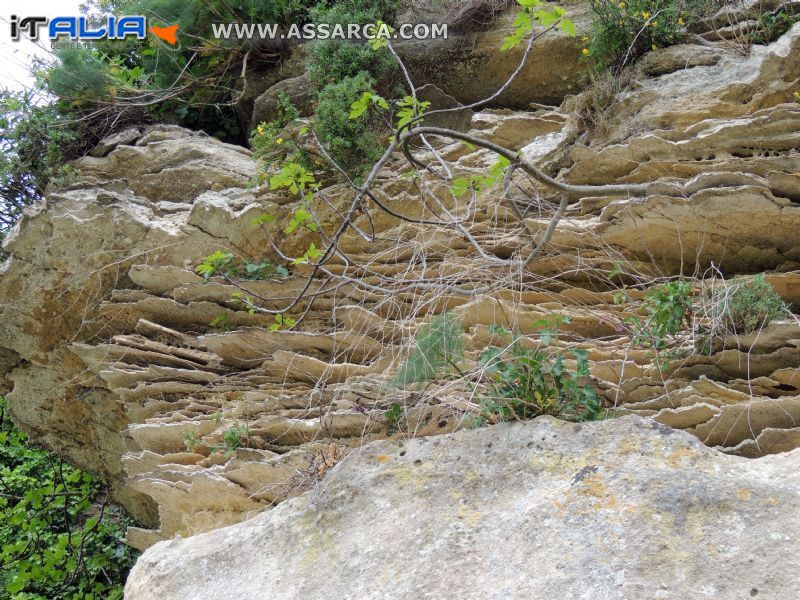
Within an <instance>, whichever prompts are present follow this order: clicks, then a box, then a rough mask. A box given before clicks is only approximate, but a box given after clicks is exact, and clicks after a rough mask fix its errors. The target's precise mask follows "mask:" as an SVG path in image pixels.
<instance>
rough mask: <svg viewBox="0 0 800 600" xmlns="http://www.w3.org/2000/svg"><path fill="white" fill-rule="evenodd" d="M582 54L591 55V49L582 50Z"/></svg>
mask: <svg viewBox="0 0 800 600" xmlns="http://www.w3.org/2000/svg"><path fill="white" fill-rule="evenodd" d="M581 54H583V55H586V54H589V49H588V48H584V49H583V50H581Z"/></svg>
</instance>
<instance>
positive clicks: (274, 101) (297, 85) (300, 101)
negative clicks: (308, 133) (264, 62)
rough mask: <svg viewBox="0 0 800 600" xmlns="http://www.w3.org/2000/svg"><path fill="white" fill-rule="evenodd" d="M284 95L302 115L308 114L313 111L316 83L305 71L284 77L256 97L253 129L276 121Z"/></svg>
mask: <svg viewBox="0 0 800 600" xmlns="http://www.w3.org/2000/svg"><path fill="white" fill-rule="evenodd" d="M282 95H286V96H287V97H288V98H289V100H291V101H292V104H294V106H295V107H296V108H297V110H298V111H299V112H300V115H301V116H308V115H310V114H311V113H312V112H313V101H314V97H315V94H314V85H313V84H312V83H311V80H310V79H309V77H308V75H307V74H306V73H303V74H302V75H298V76H297V77H290V78H288V79H282V80H281V81H279V82H278V83H276V84H275V85H273V86H271V87H269V88H268V89H267V90H265V91H264V93H263V94H261V95H260V96H259V97H258V98H256V100H255V102H254V104H253V116H252V117H251V121H250V129H251V130H252V129H253V128H255V127H257V126H258V125H259V124H260V123H263V122H265V121H266V122H269V121H274V120H275V119H276V118H277V117H278V99H279V98H280V97H281V96H282Z"/></svg>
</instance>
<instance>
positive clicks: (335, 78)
mask: <svg viewBox="0 0 800 600" xmlns="http://www.w3.org/2000/svg"><path fill="white" fill-rule="evenodd" d="M399 6H400V2H399V1H398V0H379V1H377V2H368V1H366V0H345V1H344V2H331V3H324V2H321V3H320V4H319V5H318V6H317V7H316V8H314V9H312V10H311V15H312V20H313V21H314V23H316V24H323V23H324V24H327V25H332V26H333V25H337V24H339V25H343V26H346V25H347V24H348V23H358V24H360V25H363V24H366V23H376V22H377V21H383V22H385V23H393V22H394V20H395V18H396V15H397V10H398V8H399ZM308 68H309V71H308V72H309V76H310V77H311V80H312V81H313V82H314V84H315V85H316V86H317V87H318V88H320V89H322V88H323V87H325V86H326V85H328V84H331V83H336V82H339V81H341V80H342V79H344V78H345V77H355V76H356V75H358V74H359V73H361V72H362V71H366V72H368V73H369V74H370V75H371V76H372V77H373V78H374V79H375V80H378V81H380V80H381V79H383V78H384V77H385V76H386V75H387V74H388V73H389V72H390V71H392V70H394V69H395V68H396V65H395V63H394V60H393V58H392V56H391V54H390V53H389V51H388V50H386V49H382V50H381V51H378V52H375V51H374V50H372V49H371V48H370V47H369V45H368V44H363V43H357V42H353V41H348V40H340V39H330V40H319V41H317V42H313V43H312V44H311V45H310V47H309V62H308Z"/></svg>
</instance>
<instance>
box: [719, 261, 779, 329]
mask: <svg viewBox="0 0 800 600" xmlns="http://www.w3.org/2000/svg"><path fill="white" fill-rule="evenodd" d="M705 302H706V304H707V306H706V313H707V314H706V316H707V317H708V318H709V320H710V322H711V324H712V329H713V330H714V331H712V335H714V334H716V335H717V336H719V335H720V334H724V333H730V334H733V333H750V332H753V331H757V330H758V329H761V328H762V327H765V326H767V325H768V324H769V323H770V321H773V320H775V319H781V318H784V317H786V316H788V315H789V314H790V312H789V307H788V305H787V304H786V303H785V302H784V301H783V300H781V297H780V296H778V294H777V293H775V290H774V289H773V288H772V286H771V285H770V284H769V283H768V282H767V281H766V280H765V279H764V275H762V274H759V275H756V276H755V277H753V278H752V279H750V280H733V281H731V282H725V283H723V284H722V285H719V286H715V287H714V288H712V289H711V291H710V292H709V293H708V295H707V296H706V298H705Z"/></svg>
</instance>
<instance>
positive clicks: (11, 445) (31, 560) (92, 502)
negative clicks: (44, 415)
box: [0, 398, 137, 600]
mask: <svg viewBox="0 0 800 600" xmlns="http://www.w3.org/2000/svg"><path fill="white" fill-rule="evenodd" d="M7 409H8V406H7V404H6V403H5V401H4V400H3V399H2V398H0V486H1V487H0V565H2V569H0V596H2V597H3V598H10V599H14V600H34V599H40V598H41V599H50V598H60V599H70V600H72V599H74V600H78V599H87V598H88V599H96V600H100V599H104V600H105V599H121V598H122V588H123V585H124V582H125V578H126V576H127V573H128V570H129V569H130V567H131V566H132V565H133V563H134V561H135V559H136V557H137V552H136V551H134V550H133V549H132V548H130V547H128V546H126V545H125V544H124V543H123V542H122V537H123V536H124V534H125V529H126V527H127V525H128V524H129V522H130V521H129V519H127V518H126V517H125V516H123V515H122V514H121V512H120V511H119V510H118V509H117V508H115V507H112V506H108V505H107V504H106V503H105V497H106V495H107V492H106V490H105V488H104V487H103V485H102V484H101V482H100V481H98V480H97V479H95V478H94V477H92V476H91V475H89V474H88V473H84V472H83V471H80V470H79V469H76V468H74V467H71V466H69V465H67V464H65V463H64V462H62V460H61V459H60V458H58V457H57V456H55V455H53V454H48V453H47V452H43V451H41V450H37V449H34V448H32V447H31V446H29V445H28V443H27V440H26V438H25V436H24V435H23V434H22V433H21V432H20V431H18V430H17V429H16V428H15V427H14V426H13V425H12V424H11V421H10V419H9V417H8V412H7Z"/></svg>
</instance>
